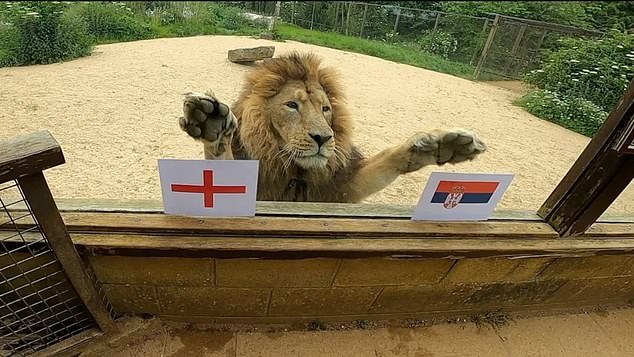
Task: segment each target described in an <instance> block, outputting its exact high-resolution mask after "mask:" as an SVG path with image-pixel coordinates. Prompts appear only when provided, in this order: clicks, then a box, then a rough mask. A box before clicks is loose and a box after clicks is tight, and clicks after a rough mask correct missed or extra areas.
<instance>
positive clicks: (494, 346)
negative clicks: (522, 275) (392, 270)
mask: <svg viewBox="0 0 634 357" xmlns="http://www.w3.org/2000/svg"><path fill="white" fill-rule="evenodd" d="M633 321H634V310H632V309H628V310H616V311H611V312H607V311H603V312H590V313H583V314H574V315H559V316H534V317H528V318H519V319H514V320H512V321H509V322H507V324H505V325H503V326H499V325H488V324H481V325H479V326H477V325H475V324H473V323H471V322H462V320H461V321H460V322H458V323H456V322H454V323H451V324H447V323H439V324H432V325H428V324H425V325H413V326H408V325H406V326H371V325H370V326H366V327H364V328H363V329H359V328H358V327H352V328H350V326H346V325H342V326H341V328H339V326H337V330H334V331H333V330H327V331H305V330H304V331H301V330H300V331H295V330H291V331H286V330H282V329H277V330H270V329H269V330H267V329H264V328H253V327H251V328H250V329H249V330H240V329H238V330H235V329H223V328H220V329H219V328H218V327H215V326H202V325H193V326H192V325H186V326H183V324H178V323H165V322H161V321H160V320H146V321H143V320H140V319H137V318H133V319H129V320H126V319H124V320H122V321H121V322H120V329H121V331H122V332H121V333H120V334H119V335H117V336H113V337H111V338H107V339H106V338H98V339H97V340H95V341H93V342H91V343H90V344H89V345H88V346H86V347H85V348H84V349H83V353H81V354H80V355H79V357H101V356H109V357H145V356H148V357H149V356H152V357H154V356H156V357H163V356H165V357H167V356H173V357H177V356H178V357H180V356H196V357H203V356H204V357H212V356H213V357H221V356H223V357H256V356H260V357H265V356H267V357H268V356H270V357H278V356H279V357H291V356H292V357H297V356H302V357H330V356H332V357H370V356H373V357H391V356H403V357H405V356H412V357H413V356H421V357H430V356H436V357H458V356H460V357H475V356H482V357H520V356H540V357H551V356H552V357H586V356H587V357H595V356H602V357H603V356H605V357H607V356H614V357H625V356H632V355H633V354H634V338H632V334H631V331H632V328H634V322H633Z"/></svg>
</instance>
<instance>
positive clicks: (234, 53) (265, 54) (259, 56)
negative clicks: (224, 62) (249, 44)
mask: <svg viewBox="0 0 634 357" xmlns="http://www.w3.org/2000/svg"><path fill="white" fill-rule="evenodd" d="M273 54H275V47H274V46H260V47H253V48H237V49H235V50H229V52H227V58H228V59H229V61H231V62H233V63H245V62H246V63H248V62H255V61H259V60H263V59H266V58H272V57H273Z"/></svg>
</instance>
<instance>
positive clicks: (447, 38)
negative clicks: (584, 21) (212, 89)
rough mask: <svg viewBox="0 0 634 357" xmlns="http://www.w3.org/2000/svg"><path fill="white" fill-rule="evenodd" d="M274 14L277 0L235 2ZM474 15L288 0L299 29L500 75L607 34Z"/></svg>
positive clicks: (285, 16) (517, 73) (287, 16)
mask: <svg viewBox="0 0 634 357" xmlns="http://www.w3.org/2000/svg"><path fill="white" fill-rule="evenodd" d="M236 3H242V4H241V5H240V6H241V7H242V8H243V9H244V10H245V11H249V12H255V13H258V14H260V15H265V16H272V15H273V11H274V9H275V1H256V2H232V4H234V5H235V4H236ZM486 15H487V16H486V17H484V16H469V15H463V14H456V13H447V12H443V11H435V10H423V9H415V8H408V7H401V6H396V5H379V4H370V3H363V2H349V1H347V2H342V1H336V2H335V1H311V2H308V1H284V2H282V5H281V11H280V18H281V20H282V21H284V22H287V23H291V24H295V25H297V26H299V27H302V28H305V29H310V30H318V31H327V32H336V33H340V34H343V35H347V36H354V37H360V38H365V39H370V40H377V41H384V42H389V43H392V44H397V45H402V46H405V47H409V48H416V49H418V50H420V51H421V52H425V53H431V54H434V55H438V56H441V57H443V58H445V59H447V60H451V61H455V62H460V63H464V64H468V65H471V66H474V74H475V75H476V78H477V77H479V76H480V75H482V74H489V75H490V76H489V77H499V78H498V79H519V78H521V76H522V75H523V74H524V73H526V72H528V71H530V70H533V69H535V68H537V67H538V66H539V63H540V61H541V59H542V55H543V54H544V53H545V52H546V51H548V50H553V49H556V48H557V46H558V44H559V41H560V39H561V38H563V37H567V36H572V37H581V36H601V35H602V33H601V32H599V31H590V30H585V29H579V28H574V27H570V26H563V25H558V24H552V23H546V22H540V21H534V20H527V19H521V18H515V17H509V16H496V14H486Z"/></svg>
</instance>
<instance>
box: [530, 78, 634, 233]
mask: <svg viewBox="0 0 634 357" xmlns="http://www.w3.org/2000/svg"><path fill="white" fill-rule="evenodd" d="M633 118H634V80H633V81H632V82H631V83H630V86H629V87H628V89H627V91H626V92H625V94H624V95H623V96H622V97H621V100H620V101H619V103H618V104H617V106H616V108H615V109H614V110H613V111H612V113H610V115H609V117H608V118H607V120H606V121H605V122H604V123H603V125H602V126H601V128H600V129H599V131H598V132H597V134H595V136H594V138H592V140H591V141H590V143H589V144H588V146H587V147H586V149H585V150H584V151H583V152H582V153H581V155H580V156H579V158H578V159H577V161H576V162H575V163H574V164H573V166H572V167H571V168H570V170H569V171H568V173H567V174H566V175H565V176H564V178H563V179H562V181H561V182H560V183H559V185H557V187H556V188H555V189H554V191H553V192H552V193H551V194H550V196H549V197H548V199H546V202H544V204H543V205H542V207H541V208H540V209H539V211H538V215H539V216H540V217H542V218H544V220H546V221H547V222H548V223H549V224H551V226H552V227H553V228H554V229H555V230H556V231H557V232H558V233H559V234H560V235H561V236H564V237H565V236H576V235H580V234H582V233H583V232H585V230H586V229H588V228H589V227H590V226H591V225H592V224H593V223H594V222H595V221H596V220H597V219H598V218H599V217H600V216H601V215H602V214H603V212H605V210H607V209H608V208H609V206H610V205H611V204H612V202H613V201H614V200H616V198H617V197H618V195H619V194H620V193H621V192H622V191H623V190H625V188H626V187H627V185H628V184H629V183H630V182H631V181H632V179H633V178H634V156H632V155H627V154H622V153H619V152H617V151H616V150H615V149H614V146H615V142H616V141H617V140H618V139H619V138H620V137H621V136H622V135H623V133H624V132H625V130H627V128H628V126H629V125H630V124H631V121H632V120H634V119H633Z"/></svg>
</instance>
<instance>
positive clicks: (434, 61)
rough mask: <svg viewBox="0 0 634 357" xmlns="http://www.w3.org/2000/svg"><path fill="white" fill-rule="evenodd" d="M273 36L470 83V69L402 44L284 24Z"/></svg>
mask: <svg viewBox="0 0 634 357" xmlns="http://www.w3.org/2000/svg"><path fill="white" fill-rule="evenodd" d="M276 35H277V36H279V37H280V38H281V39H284V40H293V41H298V42H304V43H309V44H313V45H318V46H324V47H330V48H335V49H339V50H346V51H351V52H356V53H361V54H365V55H369V56H374V57H379V58H383V59H386V60H389V61H394V62H398V63H404V64H408V65H411V66H415V67H420V68H424V69H429V70H432V71H436V72H442V73H447V74H451V75H454V76H457V77H461V78H466V79H473V72H474V70H475V68H474V67H473V66H471V65H468V64H464V63H458V62H453V61H449V60H447V59H445V58H442V57H440V56H437V55H433V54H429V53H425V52H423V51H421V50H420V49H418V48H415V47H409V46H406V45H404V44H392V43H387V42H383V41H377V40H368V39H364V38H358V37H350V36H344V35H341V34H338V33H333V32H321V31H311V30H306V29H303V28H300V27H297V26H294V25H289V24H284V23H280V24H278V25H277V28H276Z"/></svg>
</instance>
